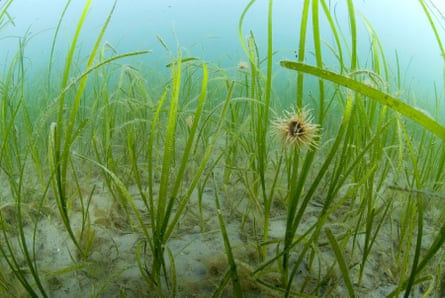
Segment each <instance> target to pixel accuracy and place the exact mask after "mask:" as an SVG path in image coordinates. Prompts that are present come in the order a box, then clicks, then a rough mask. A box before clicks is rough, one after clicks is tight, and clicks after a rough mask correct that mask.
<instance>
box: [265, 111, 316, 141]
mask: <svg viewBox="0 0 445 298" xmlns="http://www.w3.org/2000/svg"><path fill="white" fill-rule="evenodd" d="M312 120H313V117H312V115H311V114H310V113H309V111H308V110H307V109H306V108H302V109H298V110H295V109H291V110H290V111H285V116H284V117H283V118H278V119H276V120H275V121H274V122H273V128H274V130H273V131H274V133H275V134H276V135H278V136H280V137H281V138H282V139H283V141H284V143H285V144H286V145H294V146H297V147H309V148H316V147H317V140H318V136H319V132H320V126H319V125H318V124H314V123H312Z"/></svg>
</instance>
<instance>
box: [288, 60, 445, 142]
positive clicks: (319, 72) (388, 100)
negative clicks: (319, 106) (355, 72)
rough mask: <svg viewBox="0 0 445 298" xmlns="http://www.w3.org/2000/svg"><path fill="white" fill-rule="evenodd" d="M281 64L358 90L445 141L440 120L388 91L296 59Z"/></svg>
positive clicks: (444, 132) (444, 133)
mask: <svg viewBox="0 0 445 298" xmlns="http://www.w3.org/2000/svg"><path fill="white" fill-rule="evenodd" d="M280 65H281V66H283V67H285V68H288V69H292V70H296V71H301V72H304V73H307V74H311V75H314V76H316V77H319V78H322V79H325V80H328V81H331V82H333V83H337V84H340V85H342V86H344V87H346V88H348V89H351V90H354V91H357V92H359V93H361V94H363V95H365V96H367V97H369V98H371V99H373V100H376V101H378V102H379V103H381V104H383V105H386V106H388V107H389V108H391V109H393V110H395V111H396V112H398V113H400V114H402V115H404V116H405V117H407V118H409V119H411V120H413V121H415V122H417V123H418V124H420V125H421V126H422V127H423V128H425V129H428V130H429V131H431V132H432V133H433V134H435V135H436V136H438V137H439V138H441V139H442V140H443V141H445V127H443V126H442V125H441V124H440V123H439V122H437V121H436V120H434V119H433V118H431V117H430V116H428V115H426V114H425V113H423V112H421V111H420V110H418V109H416V108H415V107H412V106H410V105H409V104H407V103H405V102H403V101H402V100H400V99H397V98H395V97H393V96H391V95H389V94H387V93H384V92H382V91H380V90H378V89H376V88H373V87H370V86H368V85H366V84H363V83H361V82H357V81H355V80H353V79H351V78H349V77H347V76H344V75H340V74H337V73H335V72H332V71H329V70H326V69H322V68H319V67H315V66H311V65H307V64H304V63H300V62H294V61H281V62H280Z"/></svg>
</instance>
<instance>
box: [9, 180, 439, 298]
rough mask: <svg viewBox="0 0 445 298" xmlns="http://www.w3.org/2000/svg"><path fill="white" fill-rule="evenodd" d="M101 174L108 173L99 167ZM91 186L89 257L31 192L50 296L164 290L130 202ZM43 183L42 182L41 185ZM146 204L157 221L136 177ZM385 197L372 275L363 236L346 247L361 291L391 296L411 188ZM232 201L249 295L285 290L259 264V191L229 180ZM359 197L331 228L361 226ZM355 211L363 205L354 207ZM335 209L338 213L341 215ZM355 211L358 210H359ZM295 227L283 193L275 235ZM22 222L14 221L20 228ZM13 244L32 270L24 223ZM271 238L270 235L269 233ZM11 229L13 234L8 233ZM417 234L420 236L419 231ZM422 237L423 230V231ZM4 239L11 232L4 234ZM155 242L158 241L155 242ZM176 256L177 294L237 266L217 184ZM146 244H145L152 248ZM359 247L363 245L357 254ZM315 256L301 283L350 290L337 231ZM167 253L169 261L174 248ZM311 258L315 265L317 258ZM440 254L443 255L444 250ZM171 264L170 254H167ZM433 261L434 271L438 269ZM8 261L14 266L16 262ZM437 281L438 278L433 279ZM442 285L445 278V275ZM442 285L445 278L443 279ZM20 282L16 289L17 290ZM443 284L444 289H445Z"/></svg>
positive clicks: (432, 221) (226, 189) (427, 238)
mask: <svg viewBox="0 0 445 298" xmlns="http://www.w3.org/2000/svg"><path fill="white" fill-rule="evenodd" d="M97 177H100V176H99V175H98V176H97ZM2 181H3V182H2V183H1V189H0V194H1V206H0V211H1V212H2V217H3V220H4V227H13V226H17V224H18V223H17V219H16V217H15V215H14V214H15V212H16V210H17V208H16V206H15V204H14V203H12V202H11V201H10V198H11V197H12V195H11V192H10V189H9V185H8V184H7V180H6V179H3V180H2ZM80 183H81V186H82V187H83V189H84V190H85V194H84V195H85V196H88V194H89V193H90V192H91V190H92V189H93V187H94V192H93V195H92V199H91V205H90V207H89V217H90V223H91V226H90V228H91V234H90V235H93V238H92V242H91V250H90V254H89V256H88V258H87V260H86V261H80V257H79V255H78V253H77V250H76V249H75V247H74V245H73V243H72V241H71V240H70V238H69V236H68V233H67V231H66V229H65V227H64V226H63V224H62V221H61V219H60V215H59V213H58V212H57V205H56V202H55V200H54V198H53V197H52V196H51V194H49V195H48V199H46V200H45V201H44V204H43V205H44V206H43V207H42V208H40V212H39V206H38V204H37V203H36V202H34V201H32V197H35V195H32V193H33V190H28V192H29V193H30V199H28V200H26V202H24V203H23V206H22V214H24V216H22V217H23V223H24V232H25V236H26V243H27V247H28V249H29V250H31V249H32V245H33V244H32V241H33V239H34V238H33V236H34V228H35V225H34V222H35V219H36V218H39V220H38V224H37V226H36V232H35V259H34V260H35V262H36V264H37V267H38V271H39V272H40V277H41V279H42V282H43V285H44V287H45V290H46V291H47V294H48V295H49V296H50V297H63V296H68V297H87V296H96V295H98V296H100V297H120V296H121V295H125V296H126V297H154V296H156V292H155V291H154V290H153V289H152V288H150V286H149V285H148V284H147V282H146V281H145V280H144V279H143V277H142V276H141V272H140V270H139V268H138V265H137V260H136V255H137V249H138V246H140V247H141V248H142V247H144V239H143V234H142V233H141V231H140V228H138V227H137V225H138V223H137V222H136V220H133V219H131V218H130V220H129V219H128V218H127V216H126V213H125V212H124V211H123V208H122V207H121V205H120V204H119V203H118V202H117V201H116V200H115V199H114V198H113V196H112V194H111V193H110V192H109V191H108V188H107V187H106V184H105V181H103V180H101V179H99V178H92V176H91V175H90V176H89V177H88V178H81V180H80ZM34 191H35V190H34ZM128 191H129V194H130V195H131V196H132V198H133V200H134V203H135V205H136V206H137V208H138V210H139V211H140V212H141V214H142V215H143V216H144V220H145V221H146V222H147V225H149V217H148V216H149V215H148V214H147V211H146V208H145V206H144V204H143V201H142V198H141V196H140V194H139V190H138V188H137V186H136V185H131V186H129V187H128ZM379 196H380V197H381V200H383V201H384V200H388V199H390V198H391V199H392V200H393V201H392V205H391V207H390V208H391V209H390V210H389V214H390V215H389V216H387V217H386V218H385V220H384V223H383V224H382V227H381V228H380V230H379V233H378V236H377V240H376V242H375V244H374V246H373V247H372V249H371V253H370V255H369V257H368V260H367V262H366V267H365V270H364V275H363V280H362V282H361V285H360V286H358V285H357V278H358V276H359V273H358V272H359V267H360V263H361V260H362V256H363V248H362V247H360V245H358V247H355V249H353V248H352V246H351V245H352V244H350V243H351V242H352V241H351V240H349V241H348V243H347V244H346V245H345V249H344V251H343V253H344V256H345V259H346V260H347V261H348V262H349V263H348V265H349V266H350V267H349V270H350V276H351V277H352V278H353V283H354V286H355V291H356V294H357V295H358V297H384V296H387V295H388V294H389V293H390V292H391V291H392V290H394V289H395V288H396V286H397V284H398V282H399V279H400V270H401V268H400V265H398V264H396V263H394V260H395V255H394V254H395V253H396V248H397V243H395V241H396V240H395V239H397V237H396V234H397V233H398V232H399V225H400V220H401V213H402V212H404V201H403V192H401V191H397V190H392V189H389V188H386V189H385V190H384V192H383V193H382V194H379ZM218 197H219V199H220V200H221V203H222V208H221V211H222V214H223V217H224V220H225V223H226V225H227V230H228V234H229V238H230V243H231V245H232V248H233V251H234V257H235V260H236V262H237V269H238V274H239V277H240V283H241V286H242V288H243V291H244V293H245V295H246V297H280V296H281V294H280V293H279V292H277V291H274V290H272V289H270V288H267V287H265V286H263V285H261V284H260V283H259V282H258V281H257V280H256V278H255V277H254V276H253V275H252V272H253V271H254V270H255V268H257V267H258V266H259V265H260V264H261V262H260V260H259V256H258V249H257V247H258V246H257V243H258V240H257V238H256V237H255V233H254V227H255V226H256V227H257V230H260V229H259V228H258V227H260V226H261V225H262V224H263V222H262V218H261V216H260V215H259V213H258V208H257V207H255V204H256V202H249V196H248V194H246V193H245V190H244V189H243V188H242V186H238V185H226V186H223V187H221V190H220V191H219V194H218ZM323 199H324V198H323V197H322V195H318V196H316V197H314V199H313V201H311V202H310V204H309V206H308V207H307V209H306V211H305V215H304V218H303V220H302V223H301V225H300V227H299V229H298V231H297V234H298V235H301V234H302V233H303V232H305V231H307V230H308V229H310V228H311V226H313V225H314V223H316V222H317V220H318V216H319V214H320V212H321V209H322V206H323ZM79 202H80V200H76V195H75V194H72V200H71V201H70V220H71V226H72V229H73V231H74V232H75V233H79V231H80V229H81V226H80V225H81V222H82V212H81V210H82V209H81V205H80V203H79ZM351 210H353V208H351V206H348V204H347V203H345V204H344V206H340V207H339V208H338V209H337V210H336V211H335V212H334V213H333V214H332V216H331V217H330V218H329V220H328V222H327V223H326V227H329V228H330V229H331V230H332V231H333V232H334V235H336V237H337V238H339V239H338V241H341V239H342V238H341V237H342V236H341V235H347V234H348V233H352V232H353V229H354V228H353V227H351V226H350V224H349V223H352V222H353V219H354V217H353V215H352V214H351ZM352 213H353V212H352ZM440 213H441V212H440V210H438V208H428V209H427V211H426V214H425V218H426V219H427V220H426V221H425V227H424V241H423V245H424V247H429V245H431V243H432V241H433V239H434V237H435V235H436V233H437V224H438V220H439V217H440ZM334 217H335V218H334ZM351 218H352V219H351ZM285 226H286V210H285V207H284V204H283V202H281V201H280V199H279V198H277V199H275V201H274V204H273V207H272V210H271V218H270V223H269V229H268V230H269V231H268V232H269V239H270V240H279V239H283V237H284V233H285ZM11 231H14V229H11ZM7 235H8V237H9V239H10V243H11V244H12V246H16V248H15V251H17V257H18V260H19V262H22V263H23V265H24V266H23V268H24V269H23V270H25V271H26V270H29V269H28V268H27V267H26V266H25V264H26V263H25V262H24V259H23V253H22V250H21V248H20V247H19V244H18V243H19V242H18V240H19V237H18V235H16V232H9V231H8V232H7ZM259 237H262V235H259ZM357 237H358V239H357V241H356V243H362V242H363V241H364V237H365V236H364V233H362V232H360V233H358V234H357ZM1 238H2V239H3V238H4V235H2V236H1ZM413 238H414V237H413ZM414 239H415V238H414ZM2 241H3V240H2ZM146 247H148V246H146ZM167 247H168V249H169V250H170V251H171V253H172V255H173V257H174V260H175V270H176V282H177V296H179V297H209V296H210V295H212V294H213V293H214V291H215V290H216V289H217V288H218V286H219V284H220V282H221V280H222V279H223V277H224V275H225V274H226V272H227V270H228V263H227V257H226V254H225V247H224V241H223V238H222V235H221V231H220V225H219V222H218V218H217V212H216V205H215V189H213V188H210V187H207V188H205V189H204V192H203V196H202V219H201V218H200V213H199V208H198V194H197V192H196V191H195V193H194V194H193V195H192V197H191V199H190V201H189V204H188V207H187V208H186V209H185V211H184V214H183V216H182V217H181V220H180V221H179V223H178V225H177V228H176V230H175V232H174V233H173V235H172V237H171V238H170V239H169V241H168V242H167ZM302 247H303V243H302V244H301V245H297V246H296V247H295V248H294V250H293V251H292V254H291V262H292V261H293V262H295V260H296V258H297V257H298V256H299V255H298V252H299V251H301V249H302ZM141 251H143V252H144V250H143V249H142V250H141ZM351 252H353V253H351ZM313 253H314V254H315V257H314V258H313V260H312V262H311V261H310V260H309V255H310V253H308V254H307V256H306V257H305V258H304V261H303V262H302V263H301V265H300V268H298V272H297V274H296V277H295V281H294V284H295V289H297V290H298V289H300V288H301V287H302V285H303V284H305V293H306V295H302V296H308V295H309V296H310V295H311V294H310V293H311V292H312V291H313V290H315V289H316V288H318V290H317V292H316V293H317V296H322V297H346V296H348V292H347V289H346V287H345V284H344V281H343V278H342V275H341V272H340V270H339V269H338V265H337V264H336V258H335V255H334V253H333V251H332V248H331V246H330V244H329V242H328V240H327V237H326V236H325V234H324V233H323V232H322V234H321V235H320V237H319V241H318V247H314V248H313ZM267 254H268V255H267V257H266V260H267V259H269V258H271V257H273V256H274V255H275V254H276V244H271V245H269V246H267ZM144 255H145V256H146V265H147V268H148V269H149V267H150V265H151V256H150V252H149V251H148V249H147V251H145V254H144ZM166 259H167V260H168V258H167V256H166ZM2 260H3V265H2V266H3V268H5V269H4V270H5V271H4V276H6V277H10V281H11V284H12V285H15V286H14V287H13V288H14V290H11V293H10V294H13V293H15V294H14V295H15V296H27V295H26V293H25V292H24V290H23V289H22V288H21V286H20V285H19V283H18V281H17V280H16V279H15V278H14V277H13V276H12V272H11V270H10V269H9V267H8V266H7V264H6V262H5V261H4V259H3V258H2ZM309 262H311V263H312V264H311V266H309ZM440 262H442V265H443V260H442V259H441V258H440ZM167 263H168V261H167ZM437 265H438V266H437V267H432V268H429V269H428V270H429V271H431V274H432V275H433V276H434V274H435V270H438V269H437V268H440V267H441V266H440V264H437ZM6 268H8V269H6ZM264 272H265V273H264V274H261V276H260V278H261V279H262V280H263V281H266V282H268V283H270V284H277V285H278V284H279V283H280V274H279V270H278V269H277V264H276V263H274V264H272V265H270V266H269V267H267V268H266V269H265V271H264ZM432 282H434V280H433V281H432ZM435 282H436V284H440V285H441V286H443V285H442V282H439V281H435ZM429 286H430V284H428V283H427V282H426V283H423V284H422V285H421V286H419V287H416V289H415V291H413V292H414V295H413V297H421V296H422V295H423V294H424V293H425V292H426V291H427V289H428V287H429ZM435 287H438V285H436V286H435ZM14 291H15V292H14ZM440 292H441V293H443V289H440ZM222 296H223V297H230V296H232V286H231V283H230V281H229V283H228V284H227V285H226V288H225V290H224V291H223V293H222Z"/></svg>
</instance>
